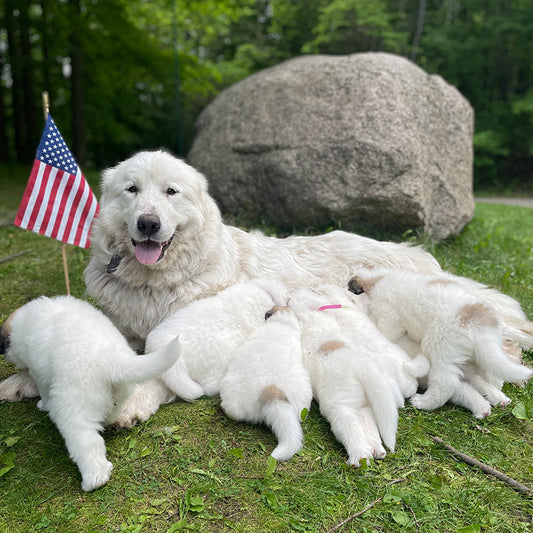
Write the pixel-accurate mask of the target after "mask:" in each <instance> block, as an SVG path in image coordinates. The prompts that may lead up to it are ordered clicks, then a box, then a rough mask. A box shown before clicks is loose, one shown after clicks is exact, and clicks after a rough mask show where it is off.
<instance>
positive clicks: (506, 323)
mask: <svg viewBox="0 0 533 533" xmlns="http://www.w3.org/2000/svg"><path fill="white" fill-rule="evenodd" d="M502 321H503V336H504V337H505V338H507V339H509V340H512V341H514V342H516V343H518V344H519V345H520V346H521V347H522V348H524V349H526V350H529V349H530V348H533V322H529V321H528V320H522V319H520V318H515V317H512V316H505V317H502Z"/></svg>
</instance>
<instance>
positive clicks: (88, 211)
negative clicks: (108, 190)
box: [15, 115, 98, 248]
mask: <svg viewBox="0 0 533 533" xmlns="http://www.w3.org/2000/svg"><path fill="white" fill-rule="evenodd" d="M97 214H98V202H97V201H96V197H95V196H94V194H93V192H92V191H91V188H90V187H89V184H88V183H87V182H86V181H85V178H84V177H83V175H82V173H81V171H80V169H79V167H78V165H77V163H76V161H75V160H74V157H73V156H72V154H71V153H70V150H69V149H68V147H67V145H66V143H65V141H64V140H63V137H62V136H61V134H60V133H59V130H58V129H57V127H56V125H55V123H54V121H53V120H52V117H51V116H50V115H48V119H47V121H46V126H45V128H44V132H43V136H42V137H41V142H40V143H39V148H38V149H37V155H36V156H35V161H34V163H33V168H32V171H31V174H30V179H29V181H28V185H27V186H26V191H25V192H24V196H23V198H22V202H21V204H20V207H19V210H18V213H17V216H16V218H15V225H16V226H19V227H21V228H25V229H29V230H32V231H35V232H36V233H40V234H42V235H46V236H47V237H53V238H54V239H57V240H59V241H62V242H66V243H68V244H75V245H76V246H80V247H81V248H89V246H90V244H91V241H90V238H89V232H90V229H91V223H92V221H93V219H94V217H95V216H97Z"/></svg>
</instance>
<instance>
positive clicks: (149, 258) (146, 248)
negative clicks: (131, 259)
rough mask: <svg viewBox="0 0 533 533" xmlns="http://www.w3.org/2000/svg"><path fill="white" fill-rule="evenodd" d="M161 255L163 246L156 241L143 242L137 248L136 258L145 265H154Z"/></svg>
mask: <svg viewBox="0 0 533 533" xmlns="http://www.w3.org/2000/svg"><path fill="white" fill-rule="evenodd" d="M160 255H161V244H160V243H158V242H154V241H143V242H139V243H137V246H135V257H136V258H137V261H139V263H142V264H143V265H153V264H154V263H155V262H156V261H157V260H158V259H159V256H160Z"/></svg>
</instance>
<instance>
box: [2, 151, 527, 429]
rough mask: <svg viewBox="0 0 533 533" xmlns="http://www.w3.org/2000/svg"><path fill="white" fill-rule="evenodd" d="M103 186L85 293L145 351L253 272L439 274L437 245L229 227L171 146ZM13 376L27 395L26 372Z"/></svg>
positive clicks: (139, 158)
mask: <svg viewBox="0 0 533 533" xmlns="http://www.w3.org/2000/svg"><path fill="white" fill-rule="evenodd" d="M101 185H102V195H101V198H100V214H99V217H98V219H97V220H96V222H95V225H94V231H93V235H92V246H91V253H92V258H91V261H90V263H89V266H88V267H87V269H86V271H85V281H86V284H87V291H88V293H89V295H91V296H93V297H94V298H95V299H96V301H97V302H98V304H99V305H100V306H101V307H102V308H103V309H104V310H105V312H106V313H107V314H108V316H110V317H111V319H112V320H113V322H114V323H115V324H116V325H117V327H118V328H119V329H120V330H121V331H122V332H123V333H124V334H125V335H126V336H127V338H128V340H129V341H130V343H131V344H132V346H134V348H135V349H136V350H138V351H139V350H141V349H142V346H143V344H144V340H145V339H146V337H147V335H148V333H149V332H150V331H151V330H152V329H153V328H154V327H155V326H157V325H158V324H159V323H160V322H161V321H162V320H164V319H165V318H166V317H167V316H169V315H170V314H172V313H173V312H174V311H176V310H177V309H180V308H182V307H184V306H186V305H187V304H189V303H191V302H192V301H194V300H197V299H199V298H205V297H208V296H213V295H215V294H216V293H218V292H219V291H221V290H222V289H225V288H227V287H229V286H231V285H233V284H235V283H237V282H241V281H245V280H248V279H252V278H257V277H276V278H280V279H282V280H283V281H284V282H285V283H286V284H287V286H288V287H289V289H290V290H292V289H296V288H298V287H308V286H318V285H320V284H323V283H333V284H336V285H340V286H344V285H345V283H347V282H348V280H349V279H350V277H351V276H352V274H353V273H354V272H355V270H356V269H357V268H360V267H369V266H375V265H381V266H388V267H392V268H400V269H409V270H413V271H417V272H426V273H438V272H441V269H440V267H439V265H438V263H437V262H436V261H435V259H434V258H433V257H432V256H431V255H430V254H429V253H427V252H425V251H423V250H422V249H421V248H418V247H412V246H408V245H405V244H395V243H390V242H378V241H376V240H373V239H369V238H365V237H361V236H359V235H355V234H352V233H346V232H342V231H333V232H331V233H328V234H325V235H320V236H314V237H303V236H291V237H288V238H286V239H277V238H273V237H267V236H265V235H262V234H261V233H259V232H250V233H248V232H244V231H241V230H240V229H238V228H235V227H232V226H229V225H226V224H224V223H223V222H222V219H221V215H220V212H219V210H218V208H217V206H216V204H215V202H214V200H213V199H212V198H211V197H210V196H209V194H208V191H207V181H206V179H205V177H204V176H203V175H202V174H200V173H199V172H198V171H196V170H195V169H194V168H192V167H191V166H189V165H187V164H186V163H184V162H183V161H181V160H179V159H176V158H175V157H172V156H171V155H169V154H167V153H165V152H161V151H154V152H140V153H138V154H136V155H134V156H133V157H131V158H129V159H127V160H125V161H123V162H122V163H120V164H119V165H117V166H116V167H114V168H111V169H109V170H106V171H105V172H104V173H103V178H102V183H101ZM154 261H155V262H154ZM457 280H458V282H459V283H461V284H464V285H465V286H468V287H472V290H473V291H475V292H476V294H478V295H479V297H480V298H481V299H482V300H484V301H486V302H487V303H490V304H491V305H492V307H493V308H494V309H495V310H496V312H497V313H498V315H499V317H500V319H501V320H502V322H504V333H505V335H506V337H508V338H510V339H512V340H519V338H520V337H522V339H523V338H524V336H527V334H525V333H524V330H527V329H529V331H530V333H531V332H533V327H532V326H531V323H529V322H527V321H526V320H525V315H524V313H523V312H522V310H521V309H520V306H519V304H518V303H517V302H516V301H515V300H513V299H512V298H510V297H508V296H505V295H503V294H501V293H499V292H497V291H494V290H489V289H486V288H485V287H483V286H482V285H481V284H478V283H475V282H473V281H471V280H467V279H463V278H457ZM12 379H13V382H12V383H11V385H14V383H15V382H16V384H17V386H18V390H17V392H18V393H21V392H22V388H23V386H24V382H25V379H24V376H23V377H22V378H21V377H20V376H19V377H16V378H15V377H13V378H12ZM12 388H13V387H12ZM172 397H173V393H172V392H171V391H170V390H169V389H168V387H165V386H164V385H163V384H162V382H160V381H155V382H150V383H149V384H146V386H145V387H144V389H143V391H142V392H139V394H137V395H135V397H134V398H133V399H132V402H133V403H134V404H135V405H130V406H129V410H130V412H135V413H136V416H137V417H138V418H140V419H146V418H147V417H148V416H149V415H150V414H152V413H153V412H154V411H153V409H154V406H155V408H157V405H159V403H160V402H161V401H167V400H169V399H171V398H172Z"/></svg>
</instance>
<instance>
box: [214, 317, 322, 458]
mask: <svg viewBox="0 0 533 533" xmlns="http://www.w3.org/2000/svg"><path fill="white" fill-rule="evenodd" d="M267 316H268V319H267V321H266V322H265V323H264V324H263V325H262V326H260V327H259V328H257V329H256V330H255V331H254V332H253V333H252V334H251V336H250V337H249V338H248V340H246V341H245V343H244V344H243V345H242V346H241V347H240V348H239V349H238V350H237V351H236V352H235V354H234V355H233V356H232V358H231V360H230V362H229V364H228V368H227V371H226V374H225V375H224V377H223V378H222V381H221V383H220V397H221V399H222V409H224V411H225V412H226V414H227V415H228V416H229V417H231V418H233V419H235V420H242V421H247V422H252V423H255V424H259V423H265V424H266V425H267V426H269V427H270V428H272V431H273V432H274V434H275V435H276V438H277V439H278V446H277V447H276V448H275V449H274V451H273V452H272V457H274V458H275V459H277V460H278V461H286V460H288V459H290V458H291V457H292V456H293V455H294V454H295V453H296V452H298V451H299V450H300V448H301V447H302V441H303V433H302V427H301V413H302V411H303V409H309V407H310V405H311V400H312V399H313V393H312V390H311V382H310V380H309V375H308V373H307V372H306V370H305V368H304V366H303V363H302V349H301V344H300V328H299V325H298V320H297V319H296V317H295V315H294V313H293V312H292V310H291V309H290V308H289V307H274V308H273V309H272V310H271V311H270V312H269V313H268V314H267Z"/></svg>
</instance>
